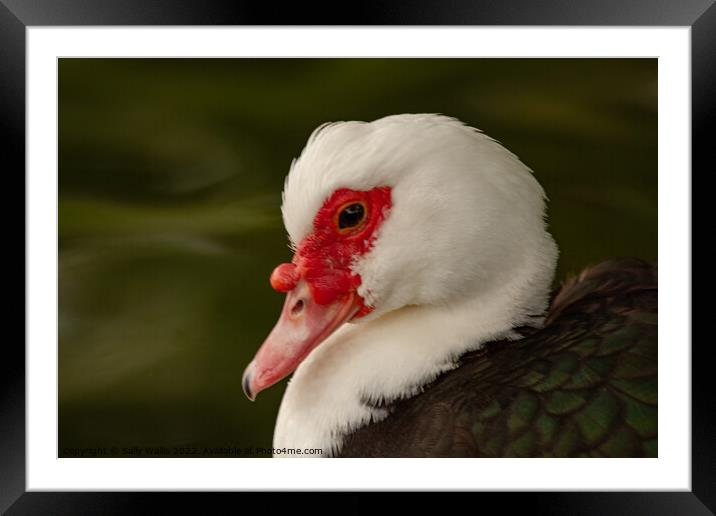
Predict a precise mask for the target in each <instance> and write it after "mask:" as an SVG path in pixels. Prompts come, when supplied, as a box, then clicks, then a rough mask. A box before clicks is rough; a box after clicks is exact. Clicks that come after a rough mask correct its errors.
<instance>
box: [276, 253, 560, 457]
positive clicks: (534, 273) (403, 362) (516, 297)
mask: <svg viewBox="0 0 716 516" xmlns="http://www.w3.org/2000/svg"><path fill="white" fill-rule="evenodd" d="M528 262H529V260H528ZM552 275H553V270H552V268H549V271H547V270H545V268H544V267H540V266H539V264H538V263H535V267H525V268H524V270H522V271H520V272H519V273H518V274H512V275H510V278H509V280H508V281H507V282H500V283H499V286H497V285H495V286H494V287H492V288H488V289H486V290H482V291H480V292H479V293H477V294H475V295H474V296H471V297H467V298H464V299H462V300H460V301H458V302H455V303H453V304H450V305H444V306H407V307H404V308H401V309H399V310H395V311H392V312H390V313H387V314H385V315H383V316H381V317H378V318H376V319H373V320H369V321H366V322H363V323H357V324H346V325H344V326H343V327H341V328H340V329H339V330H338V331H336V332H335V333H334V334H333V335H331V336H330V337H329V338H328V339H326V340H325V341H324V342H323V343H322V344H321V345H319V346H318V347H317V348H316V349H315V350H314V351H313V352H312V353H311V354H310V355H309V356H308V357H307V358H306V360H305V361H304V362H303V363H302V364H301V365H300V366H299V368H298V369H297V370H296V372H295V373H294V375H293V378H292V379H291V381H290V382H289V385H288V387H287V389H286V392H285V394H284V398H283V401H282V404H281V408H280V410H279V415H278V419H277V423H276V429H275V433H274V447H275V448H281V449H284V448H285V449H304V448H319V449H321V450H323V454H324V455H328V456H330V455H333V454H335V453H336V452H338V451H339V450H340V446H341V444H342V441H343V437H344V436H345V435H346V434H348V433H350V432H352V431H353V430H355V429H357V428H359V427H361V426H364V425H366V424H368V423H370V422H374V421H378V420H380V419H382V418H384V417H386V416H387V415H388V412H387V409H385V408H378V406H379V405H380V406H385V405H386V403H377V402H387V403H389V402H391V401H393V400H396V399H400V398H408V397H412V396H414V395H415V394H417V393H418V392H419V391H420V390H421V388H422V387H424V386H425V385H426V384H428V383H430V382H432V381H433V380H435V378H437V377H438V376H439V375H440V374H442V373H444V372H446V371H449V370H451V369H454V368H455V367H456V365H457V361H458V359H459V357H460V356H461V355H463V354H464V353H466V352H468V351H472V350H475V349H478V348H480V347H481V346H482V345H483V344H485V343H486V342H489V341H493V340H498V339H504V338H510V339H516V338H519V337H520V336H519V335H518V334H517V333H516V332H515V328H518V327H520V326H525V325H528V326H539V325H541V323H542V320H543V314H544V311H545V309H546V306H547V301H548V295H549V287H550V285H551V281H552ZM496 283H497V282H496ZM283 453H286V452H283ZM286 455H291V453H286Z"/></svg>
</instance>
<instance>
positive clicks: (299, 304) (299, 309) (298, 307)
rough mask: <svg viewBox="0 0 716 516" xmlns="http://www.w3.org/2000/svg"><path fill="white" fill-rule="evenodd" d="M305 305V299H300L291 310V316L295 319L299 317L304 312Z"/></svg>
mask: <svg viewBox="0 0 716 516" xmlns="http://www.w3.org/2000/svg"><path fill="white" fill-rule="evenodd" d="M305 305H306V303H304V302H303V299H299V300H298V301H296V304H295V305H293V308H291V315H292V316H294V317H295V316H297V315H299V314H300V313H301V312H303V307H304V306H305Z"/></svg>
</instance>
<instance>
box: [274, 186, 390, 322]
mask: <svg viewBox="0 0 716 516" xmlns="http://www.w3.org/2000/svg"><path fill="white" fill-rule="evenodd" d="M354 202H360V203H363V204H364V207H365V218H364V220H363V222H362V223H361V224H359V225H358V226H357V227H356V228H354V229H343V230H339V228H338V225H337V214H338V212H339V210H341V209H342V208H343V207H345V206H347V205H349V204H352V203H354ZM391 205H392V203H391V190H390V188H389V187H387V186H381V187H376V188H373V189H372V190H368V191H356V190H349V189H347V188H341V189H340V190H336V191H335V192H334V193H333V194H332V195H331V196H330V197H329V198H328V199H327V200H326V201H325V202H324V203H323V206H322V207H321V208H320V209H319V210H318V213H317V214H316V216H315V218H314V219H313V232H312V233H311V234H309V235H308V236H306V238H304V239H303V240H302V241H301V242H300V244H299V245H298V248H297V250H296V255H295V256H294V258H293V263H292V264H283V265H281V266H279V267H277V268H276V270H275V271H274V273H273V274H272V275H271V285H272V286H273V287H274V288H275V289H276V290H279V291H281V292H287V291H289V290H292V289H293V288H294V287H295V286H296V283H297V282H298V280H299V279H300V278H305V279H306V281H307V282H308V284H309V286H310V289H311V293H312V294H313V299H314V301H315V302H316V303H318V304H319V305H326V304H329V303H332V302H333V301H335V300H337V299H338V298H339V297H340V296H342V295H344V294H347V293H348V292H350V291H355V290H356V289H357V288H358V286H359V285H360V284H361V278H360V276H359V275H357V274H354V273H353V272H351V270H350V266H351V264H352V263H353V262H354V261H355V260H356V259H357V258H359V257H360V256H362V255H364V254H365V253H367V252H368V251H369V250H370V249H371V247H372V245H373V242H374V240H375V236H376V231H377V229H378V228H379V227H380V225H381V223H382V222H383V220H384V219H385V216H386V214H387V212H388V210H389V209H390V207H391ZM361 304H362V307H361V309H360V310H359V312H358V313H357V314H356V316H355V317H362V316H364V315H366V314H368V313H370V311H371V310H372V308H371V307H368V306H366V305H365V304H363V301H362V300H361Z"/></svg>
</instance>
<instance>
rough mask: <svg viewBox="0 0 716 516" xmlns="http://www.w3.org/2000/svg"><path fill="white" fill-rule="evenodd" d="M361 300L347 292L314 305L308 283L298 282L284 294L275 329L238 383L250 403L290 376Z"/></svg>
mask: <svg viewBox="0 0 716 516" xmlns="http://www.w3.org/2000/svg"><path fill="white" fill-rule="evenodd" d="M360 306H361V305H360V298H359V296H358V295H357V294H356V293H355V292H348V293H346V294H344V295H343V296H340V297H339V298H338V299H336V300H335V301H333V302H331V303H329V304H323V305H322V304H318V303H316V302H315V300H314V298H313V295H312V293H311V289H310V288H309V284H308V282H307V281H306V280H305V279H300V280H299V281H298V282H297V283H296V284H295V287H294V288H293V289H291V290H290V291H289V292H288V293H287V294H286V301H285V303H284V305H283V309H282V310H281V316H280V317H279V320H278V322H277V323H276V326H274V328H273V330H271V333H270V334H269V336H268V337H267V338H266V340H265V341H264V343H263V344H262V345H261V347H260V348H259V350H258V352H257V353H256V356H255V357H254V359H253V361H252V362H251V363H250V364H249V365H248V367H247V368H246V371H244V375H243V378H242V381H241V385H242V388H243V390H244V394H246V397H247V398H249V399H250V400H251V401H253V400H254V399H255V398H256V395H257V394H258V393H259V392H261V391H262V390H264V389H266V388H267V387H270V386H271V385H273V384H275V383H276V382H278V381H279V380H281V379H283V378H285V377H286V376H288V375H289V374H291V373H292V372H293V371H294V370H295V369H296V368H297V367H298V366H299V364H300V363H301V362H302V361H303V359H304V358H306V356H308V354H309V353H310V352H311V351H312V350H313V349H314V348H315V347H316V346H318V345H319V344H320V343H321V342H322V341H323V340H325V339H326V338H327V337H328V336H329V335H331V334H332V333H333V332H334V331H335V330H336V329H338V327H340V326H341V325H342V324H343V323H344V322H346V321H348V320H350V319H351V318H352V317H353V316H354V315H355V314H356V313H357V312H358V311H359V309H360Z"/></svg>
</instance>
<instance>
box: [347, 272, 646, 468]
mask: <svg viewBox="0 0 716 516" xmlns="http://www.w3.org/2000/svg"><path fill="white" fill-rule="evenodd" d="M520 333H521V334H522V335H524V338H523V339H521V340H518V341H499V342H492V343H488V344H486V345H485V346H484V347H483V348H482V349H480V350H479V351H474V352H470V353H467V354H465V355H464V356H463V357H461V359H460V366H459V367H458V368H457V369H455V370H453V371H450V372H448V373H445V374H443V375H442V376H440V377H439V378H438V379H437V380H435V381H434V382H433V383H432V384H430V385H429V386H427V387H426V388H425V390H424V391H423V392H422V393H421V394H419V395H417V396H414V397H412V398H409V399H406V400H398V401H395V402H392V403H390V404H388V405H387V407H386V408H387V410H388V411H389V415H388V416H387V417H386V418H385V419H383V420H382V421H380V422H377V423H374V424H370V425H367V426H365V427H363V428H360V429H358V430H356V431H355V432H353V433H352V434H350V435H348V436H347V437H346V438H345V440H344V443H343V447H342V449H341V452H340V454H339V455H338V456H341V457H655V456H657V269H656V266H655V265H651V264H648V263H646V262H643V261H641V260H636V259H620V260H611V261H607V262H604V263H601V264H599V265H597V266H595V267H592V268H589V269H586V270H585V271H584V272H583V273H582V274H581V275H580V276H579V277H577V278H573V279H570V280H568V281H567V282H566V283H565V284H564V285H563V286H562V287H561V289H560V290H559V292H557V294H556V296H555V297H554V299H553V301H552V303H551V306H550V310H549V313H548V315H547V319H546V322H545V326H544V327H543V328H542V329H538V330H535V329H530V328H525V329H523V330H521V331H520Z"/></svg>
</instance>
